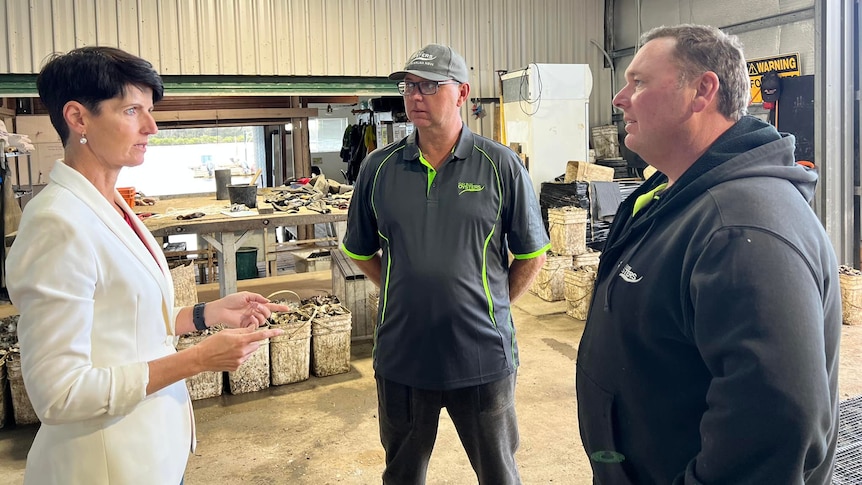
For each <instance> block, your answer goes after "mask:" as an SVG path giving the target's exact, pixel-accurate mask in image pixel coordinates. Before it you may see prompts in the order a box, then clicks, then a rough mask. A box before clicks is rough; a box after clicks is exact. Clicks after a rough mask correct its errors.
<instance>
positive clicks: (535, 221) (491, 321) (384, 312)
mask: <svg viewBox="0 0 862 485" xmlns="http://www.w3.org/2000/svg"><path fill="white" fill-rule="evenodd" d="M417 136H421V135H420V134H418V133H417V132H414V133H413V134H411V135H410V136H408V137H406V138H404V139H402V140H401V141H399V142H396V143H393V144H391V145H389V146H387V147H384V148H382V149H379V150H377V151H375V152H373V153H371V154H370V155H368V158H367V159H366V160H365V161H364V162H363V164H362V168H361V170H360V173H359V177H358V179H357V181H356V185H355V187H354V193H353V198H352V200H351V203H350V210H349V214H348V222H347V234H346V235H345V238H344V243H343V245H342V249H343V250H344V252H345V253H346V254H347V255H349V256H350V257H352V258H354V259H359V260H363V259H365V260H368V259H371V258H372V257H373V256H374V255H375V254H376V253H377V252H378V250H379V249H382V250H383V253H382V277H381V289H380V311H379V312H378V313H379V316H378V325H377V328H376V330H375V335H374V338H375V346H374V369H375V372H376V373H377V375H378V376H380V377H383V378H386V379H389V380H392V381H395V382H398V383H401V384H405V385H409V386H413V387H417V388H422V389H432V390H448V389H457V388H461V387H467V386H474V385H479V384H484V383H488V382H493V381H495V380H497V379H501V378H503V377H506V376H508V375H509V374H511V373H513V372H514V371H515V369H516V368H517V366H518V348H517V344H516V339H515V328H514V325H513V322H512V317H511V315H510V308H509V280H508V276H509V272H508V261H509V260H508V252H509V251H511V252H512V253H513V254H514V256H515V258H517V259H529V258H534V257H537V256H540V255H542V254H544V253H545V251H547V250H548V248H549V247H550V244H549V240H548V236H547V234H546V232H545V229H544V226H543V224H542V218H541V213H540V211H539V204H538V202H537V200H536V194H535V192H534V191H533V186H532V183H531V181H530V178H529V175H528V174H527V171H526V170H525V168H524V166H523V164H522V163H521V161H520V160H519V159H518V158H517V156H516V155H515V154H514V153H513V152H512V151H511V150H510V149H508V148H506V147H504V146H503V145H500V144H499V143H496V142H494V141H492V140H489V139H487V138H483V137H481V136H478V135H474V134H473V133H472V132H471V131H470V129H469V128H467V126H466V125H463V126H462V129H461V136H460V138H459V140H458V143H457V144H456V145H455V149H454V150H453V151H452V154H451V156H450V157H449V159H448V160H446V161H445V162H444V163H443V164H442V165H441V166H440V168H439V170H434V169H433V168H432V167H431V166H430V165H429V164H427V162H425V161H424V159H423V158H422V157H421V154H420V150H419V146H418V144H417Z"/></svg>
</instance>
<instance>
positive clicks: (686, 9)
mask: <svg viewBox="0 0 862 485" xmlns="http://www.w3.org/2000/svg"><path fill="white" fill-rule="evenodd" d="M637 1H638V0H614V10H615V13H614V48H615V49H624V48H628V47H634V45H635V43H636V42H637V39H638V33H639V32H641V33H642V32H646V31H648V30H649V29H651V28H653V27H658V26H660V25H674V24H681V23H693V24H707V25H714V26H716V27H727V26H730V25H736V24H741V23H744V22H752V21H755V20H758V19H763V18H767V17H771V16H776V15H779V14H784V13H787V12H793V11H798V10H803V9H807V8H813V7H814V0H763V1H760V2H754V3H753V2H750V1H749V0H725V1H720V2H718V1H715V0H640V1H641V18H640V23H641V28H640V31H639V30H638V24H637V22H638V16H637V3H636V2H637ZM736 35H737V36H738V37H739V40H740V41H741V42H742V44H743V46H744V48H745V57H746V58H748V59H756V58H758V57H767V56H775V55H778V54H786V53H792V52H798V53H799V63H800V65H801V68H802V74H803V75H807V74H814V67H815V66H814V19H813V15H812V18H811V19H809V20H803V21H798V22H791V23H787V24H784V25H778V26H774V27H767V28H763V29H758V30H751V31H748V32H742V33H739V34H736ZM631 59H632V58H631V57H625V58H621V59H618V60H617V65H616V79H615V81H616V85H617V86H623V84H624V83H625V77H624V72H625V68H626V67H627V66H628V64H629V63H630V62H631Z"/></svg>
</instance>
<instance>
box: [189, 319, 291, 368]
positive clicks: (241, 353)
mask: <svg viewBox="0 0 862 485" xmlns="http://www.w3.org/2000/svg"><path fill="white" fill-rule="evenodd" d="M282 334H284V330H281V329H275V328H270V329H266V330H259V331H258V330H256V329H255V328H254V327H245V328H232V329H225V330H222V331H221V332H218V333H216V334H214V335H212V336H210V337H207V338H206V339H204V341H203V342H201V343H199V344H197V345H195V346H194V347H192V349H194V350H195V351H196V352H197V361H198V366H199V368H200V369H201V372H204V371H215V372H221V371H228V372H233V371H235V370H237V369H238V368H239V366H240V365H242V363H243V362H245V361H246V360H247V359H248V358H249V356H250V355H251V354H252V353H254V351H255V350H257V349H258V347H260V344H261V341H262V340H266V339H268V338H271V337H277V336H279V335H282Z"/></svg>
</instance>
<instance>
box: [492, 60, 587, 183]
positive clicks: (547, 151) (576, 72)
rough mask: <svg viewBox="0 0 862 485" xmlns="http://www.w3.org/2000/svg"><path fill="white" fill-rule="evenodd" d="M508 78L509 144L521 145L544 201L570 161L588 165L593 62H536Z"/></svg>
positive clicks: (505, 114)
mask: <svg viewBox="0 0 862 485" xmlns="http://www.w3.org/2000/svg"><path fill="white" fill-rule="evenodd" d="M502 80H503V120H504V123H505V130H506V133H505V135H506V138H505V140H506V143H507V144H509V145H511V144H512V143H518V144H520V145H521V153H523V154H524V155H526V161H527V169H528V170H529V172H530V178H531V179H532V181H533V188H534V189H535V190H536V196H537V197H538V195H539V191H540V188H541V184H542V183H543V182H549V181H553V180H554V178H555V177H558V176H560V175H562V174H564V173H565V172H566V163H567V162H569V161H570V160H576V161H583V162H586V161H587V155H588V153H589V148H590V144H589V133H590V126H589V99H590V92H591V91H592V89H593V75H592V72H591V71H590V66H589V65H587V64H530V65H529V66H527V67H526V68H525V69H521V70H519V71H514V72H510V73H507V74H504V75H503V76H502Z"/></svg>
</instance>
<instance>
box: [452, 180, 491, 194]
mask: <svg viewBox="0 0 862 485" xmlns="http://www.w3.org/2000/svg"><path fill="white" fill-rule="evenodd" d="M483 190H485V186H484V185H479V184H471V183H469V182H458V195H461V194H463V193H464V192H481V191H483Z"/></svg>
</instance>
